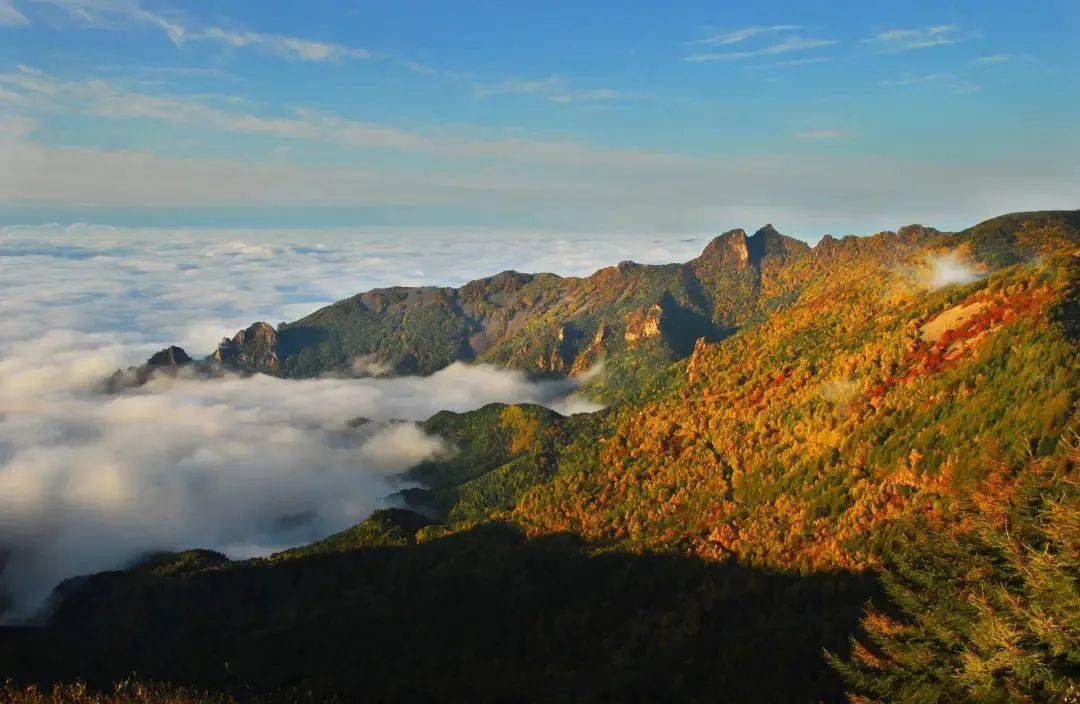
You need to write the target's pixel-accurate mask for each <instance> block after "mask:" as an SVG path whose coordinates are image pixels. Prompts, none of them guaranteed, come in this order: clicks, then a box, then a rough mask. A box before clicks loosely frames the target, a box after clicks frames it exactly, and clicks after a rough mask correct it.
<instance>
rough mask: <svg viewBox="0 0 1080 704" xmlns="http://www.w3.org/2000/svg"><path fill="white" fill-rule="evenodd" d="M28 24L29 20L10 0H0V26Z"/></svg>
mask: <svg viewBox="0 0 1080 704" xmlns="http://www.w3.org/2000/svg"><path fill="white" fill-rule="evenodd" d="M28 24H30V20H28V19H26V15H24V14H23V13H21V12H19V11H18V10H17V9H16V8H15V6H14V5H12V4H11V0H0V27H19V26H23V25H28Z"/></svg>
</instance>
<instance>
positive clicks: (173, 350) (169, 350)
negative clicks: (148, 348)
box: [146, 345, 192, 367]
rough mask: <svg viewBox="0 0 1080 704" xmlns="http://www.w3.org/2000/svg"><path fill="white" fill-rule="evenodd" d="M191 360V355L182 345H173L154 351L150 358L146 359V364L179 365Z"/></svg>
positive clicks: (157, 365) (155, 365)
mask: <svg viewBox="0 0 1080 704" xmlns="http://www.w3.org/2000/svg"><path fill="white" fill-rule="evenodd" d="M191 361H192V360H191V357H189V356H188V353H187V352H185V351H184V349H183V348H182V347H177V346H176V345H173V346H171V347H166V348H165V349H163V350H161V351H160V352H156V353H155V354H154V355H153V356H152V357H150V359H148V360H146V364H147V365H149V366H151V367H181V366H183V365H185V364H190V363H191Z"/></svg>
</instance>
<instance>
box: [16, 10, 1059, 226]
mask: <svg viewBox="0 0 1080 704" xmlns="http://www.w3.org/2000/svg"><path fill="white" fill-rule="evenodd" d="M1078 7H1080V6H1078V5H1077V4H1076V3H1075V2H1066V1H1059V2H1032V3H1012V2H1009V3H1006V2H925V3H924V2H907V3H883V2H858V3H822V4H816V3H814V4H812V3H806V2H777V3H759V4H758V5H757V6H754V5H751V4H749V3H719V2H668V3H663V4H659V3H655V2H638V3H634V2H618V3H616V2H565V3H555V2H552V3H517V2H472V3H464V2H457V3H449V2H441V3H434V2H410V1H401V2H392V3H387V2H378V3H376V2H352V3H349V2H323V1H317V2H305V3H296V2H281V1H273V2H235V1H234V2H186V3H176V2H153V1H151V0H145V2H144V1H140V0H0V224H11V223H34V222H45V221H61V222H66V221H91V222H103V223H113V224H137V225H206V226H214V225H289V226H300V225H304V226H316V227H317V226H321V225H334V226H339V225H379V226H387V227H389V226H405V227H409V226H440V225H445V226H452V227H462V226H467V227H477V228H483V229H491V230H498V229H500V228H503V229H505V228H535V229H551V230H590V229H609V230H626V231H635V232H653V231H656V232H661V231H662V232H674V231H693V232H708V231H715V230H722V229H727V228H729V227H735V226H744V227H756V226H758V225H760V224H762V223H764V222H766V221H770V222H773V223H775V224H776V225H777V226H778V227H780V228H781V229H785V230H786V231H789V232H792V233H793V234H797V235H800V236H803V237H805V238H807V239H811V240H812V239H816V238H817V237H819V236H820V235H821V234H823V233H824V232H833V233H837V234H843V233H847V232H867V231H873V230H876V229H883V228H893V227H896V226H898V225H900V224H903V223H906V222H914V221H921V222H925V223H927V224H933V225H937V226H940V227H960V226H963V225H966V224H970V223H971V222H973V221H975V220H978V219H980V218H984V217H988V216H992V215H994V214H998V213H1001V212H1005V211H1011V210H1019V209H1034V208H1074V207H1078V203H1077V200H1078V199H1077V198H1076V194H1077V193H1080V167H1078V166H1077V164H1078V163H1080V138H1078V137H1077V130H1076V125H1077V124H1080V91H1078V90H1077V89H1076V87H1075V85H1076V79H1077V75H1076V74H1077V66H1080V48H1078V46H1080V42H1078V41H1077V40H1078V39H1080V9H1078Z"/></svg>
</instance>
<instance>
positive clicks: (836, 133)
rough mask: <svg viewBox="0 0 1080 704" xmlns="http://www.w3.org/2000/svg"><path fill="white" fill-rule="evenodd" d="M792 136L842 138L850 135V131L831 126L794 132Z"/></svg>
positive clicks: (801, 137)
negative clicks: (830, 127) (831, 127)
mask: <svg viewBox="0 0 1080 704" xmlns="http://www.w3.org/2000/svg"><path fill="white" fill-rule="evenodd" d="M794 136H795V139H842V138H844V137H850V136H851V133H850V132H848V131H847V130H841V129H835V128H833V129H821V130H806V131H804V132H796V133H795V135H794Z"/></svg>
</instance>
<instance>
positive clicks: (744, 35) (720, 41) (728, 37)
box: [686, 24, 802, 46]
mask: <svg viewBox="0 0 1080 704" xmlns="http://www.w3.org/2000/svg"><path fill="white" fill-rule="evenodd" d="M799 29H802V26H801V25H797V24H778V25H773V26H771V27H743V28H742V29H736V30H732V31H728V32H719V33H716V34H711V35H709V36H707V37H704V38H702V39H694V40H691V41H688V42H686V43H687V44H688V45H694V44H708V45H710V46H728V45H730V44H738V43H739V42H744V41H746V40H747V39H750V38H752V37H757V36H760V35H762V34H774V33H776V32H791V31H795V30H799Z"/></svg>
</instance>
